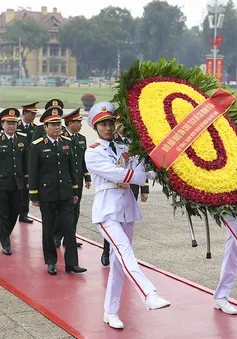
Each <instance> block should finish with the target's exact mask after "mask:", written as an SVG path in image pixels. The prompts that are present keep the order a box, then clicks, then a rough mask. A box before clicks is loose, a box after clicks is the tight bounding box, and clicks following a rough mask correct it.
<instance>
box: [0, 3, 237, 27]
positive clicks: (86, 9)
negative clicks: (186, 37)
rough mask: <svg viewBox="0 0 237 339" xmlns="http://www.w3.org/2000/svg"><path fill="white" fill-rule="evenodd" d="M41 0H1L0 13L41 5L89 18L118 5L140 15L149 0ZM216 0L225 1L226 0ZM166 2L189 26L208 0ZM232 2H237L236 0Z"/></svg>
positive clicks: (65, 14)
mask: <svg viewBox="0 0 237 339" xmlns="http://www.w3.org/2000/svg"><path fill="white" fill-rule="evenodd" d="M43 1H45V0H43ZM43 1H42V2H40V3H41V4H40V5H39V1H38V0H8V1H7V4H6V3H5V1H2V0H1V1H0V13H1V12H5V11H6V9H7V8H11V9H14V10H17V9H19V8H20V7H23V8H25V9H27V8H28V9H31V10H32V11H40V10H41V6H46V7H47V8H48V11H49V12H52V9H53V7H56V8H57V9H58V11H59V12H61V13H62V15H63V17H69V16H78V15H84V16H85V17H86V18H90V17H91V16H93V15H97V14H98V13H99V12H100V9H102V8H105V7H108V6H118V7H121V8H127V9H128V10H129V11H130V12H131V14H132V16H133V17H141V16H142V14H143V8H144V6H146V5H147V4H148V3H149V2H151V0H150V1H149V0H148V1H146V0H79V1H76V0H66V1H65V0H47V1H45V3H44V2H43ZM218 1H219V2H220V1H221V2H223V3H224V2H227V0H218ZM167 2H168V3H169V4H170V5H178V6H179V7H180V8H182V10H183V13H184V14H185V16H186V17H187V22H186V24H187V26H188V27H189V28H190V27H192V26H196V25H199V24H200V23H201V21H202V18H203V17H204V15H205V10H206V5H207V3H208V2H209V3H210V0H167ZM234 2H235V3H236V4H237V0H235V1H234ZM6 6H7V7H6Z"/></svg>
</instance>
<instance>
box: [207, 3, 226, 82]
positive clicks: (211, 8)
mask: <svg viewBox="0 0 237 339" xmlns="http://www.w3.org/2000/svg"><path fill="white" fill-rule="evenodd" d="M225 2H226V1H221V0H212V2H211V3H210V4H209V5H208V6H207V9H208V12H209V13H212V15H208V22H209V27H210V28H214V40H213V64H214V65H213V75H214V76H216V57H217V44H216V42H217V41H216V37H217V28H222V26H223V22H224V18H225V15H224V14H223V13H224V12H225Z"/></svg>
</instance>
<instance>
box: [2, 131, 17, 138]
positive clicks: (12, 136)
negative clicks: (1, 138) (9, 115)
mask: <svg viewBox="0 0 237 339" xmlns="http://www.w3.org/2000/svg"><path fill="white" fill-rule="evenodd" d="M4 134H5V136H6V137H7V139H8V140H9V139H10V138H12V139H13V140H14V139H15V134H13V135H8V134H7V133H6V132H4Z"/></svg>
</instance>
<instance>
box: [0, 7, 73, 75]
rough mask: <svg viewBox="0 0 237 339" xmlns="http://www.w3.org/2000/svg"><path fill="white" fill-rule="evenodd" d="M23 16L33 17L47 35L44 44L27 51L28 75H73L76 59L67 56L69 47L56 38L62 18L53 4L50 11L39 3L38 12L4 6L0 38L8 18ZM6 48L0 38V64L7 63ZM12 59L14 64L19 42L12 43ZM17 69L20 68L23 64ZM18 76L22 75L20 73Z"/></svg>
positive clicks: (0, 20) (17, 18)
mask: <svg viewBox="0 0 237 339" xmlns="http://www.w3.org/2000/svg"><path fill="white" fill-rule="evenodd" d="M26 18H32V19H34V20H35V21H37V22H38V23H39V24H40V25H41V26H43V27H44V28H45V30H46V31H47V32H48V33H49V34H50V36H51V39H50V40H49V42H48V43H47V45H46V46H44V47H43V48H40V49H38V50H33V51H32V52H30V53H29V54H28V56H27V60H26V66H27V69H28V71H29V77H76V68H77V67H76V59H75V58H73V57H71V55H70V50H69V49H67V48H64V47H63V46H61V45H60V43H59V42H58V39H57V37H58V32H59V29H60V27H62V26H63V25H64V18H63V17H62V15H61V13H58V11H57V8H53V11H52V12H48V11H47V7H45V6H43V7H41V12H33V11H29V10H25V9H23V10H19V11H14V10H13V9H7V10H6V12H3V13H1V14H0V39H1V33H4V32H5V31H6V25H7V24H8V23H9V22H11V21H12V20H24V19H26ZM19 44H20V42H19ZM6 48H7V46H6V44H3V43H1V40H0V66H1V64H2V65H4V63H5V64H8V65H9V54H6ZM9 48H10V46H9ZM12 61H13V62H15V67H17V66H16V65H17V61H19V46H14V50H13V52H12ZM11 66H12V65H11ZM9 67H10V66H8V68H9ZM18 68H19V66H18ZM1 69H2V67H1ZM21 69H22V72H24V70H23V68H21ZM21 76H22V77H24V74H21Z"/></svg>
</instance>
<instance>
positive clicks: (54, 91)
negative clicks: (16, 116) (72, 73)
mask: <svg viewBox="0 0 237 339" xmlns="http://www.w3.org/2000/svg"><path fill="white" fill-rule="evenodd" d="M84 93H93V94H94V95H95V96H96V102H99V101H109V100H111V99H112V98H113V96H114V94H115V89H112V88H96V87H94V88H93V87H91V88H89V87H79V88H74V87H73V88H70V87H55V86H48V87H28V86H27V87H0V107H1V108H8V107H15V108H21V106H22V105H27V104H31V103H33V102H36V101H39V107H38V108H44V106H45V104H46V102H48V101H49V100H50V99H54V98H55V99H60V100H62V101H63V103H64V108H77V107H79V106H82V103H81V95H82V94H84ZM82 107H83V106H82Z"/></svg>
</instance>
